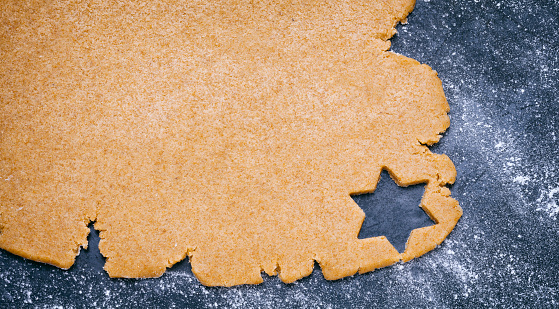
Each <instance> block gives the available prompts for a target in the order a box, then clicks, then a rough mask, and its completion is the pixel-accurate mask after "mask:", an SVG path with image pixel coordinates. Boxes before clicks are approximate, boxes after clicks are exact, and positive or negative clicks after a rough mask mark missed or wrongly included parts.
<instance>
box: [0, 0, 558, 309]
mask: <svg viewBox="0 0 559 309" xmlns="http://www.w3.org/2000/svg"><path fill="white" fill-rule="evenodd" d="M558 12H559V1H557V0H548V1H546V0H540V1H536V0H524V1H520V0H509V1H493V0H463V1H458V0H418V2H417V4H416V9H415V11H414V12H413V13H412V14H411V15H410V16H409V24H407V25H403V26H399V27H398V31H399V34H398V35H397V36H396V37H395V38H394V39H393V50H394V51H395V52H398V53H401V54H403V55H406V56H408V57H411V58H414V59H417V60H418V61H420V62H422V63H426V64H428V65H430V66H431V67H432V68H433V69H435V70H436V71H437V72H439V76H440V78H441V80H442V81H443V86H444V88H445V92H446V95H447V98H448V101H449V104H450V107H451V122H452V123H451V127H450V129H449V130H448V131H447V133H446V134H445V136H444V138H443V139H442V140H441V142H440V143H439V144H437V145H436V146H434V147H432V151H434V152H437V153H445V154H447V155H448V156H449V157H450V158H451V159H452V160H453V161H454V163H455V165H456V168H457V171H458V179H457V181H456V184H455V185H454V186H452V192H453V196H454V197H455V198H456V199H458V200H459V202H460V205H461V206H462V208H463V209H464V216H463V217H462V219H461V220H460V222H459V223H458V225H457V227H456V229H455V230H454V231H453V232H452V233H451V235H450V236H449V238H448V239H447V240H445V242H443V244H442V246H441V247H440V248H438V249H436V250H434V251H432V252H430V253H428V254H426V255H425V256H423V257H421V258H419V259H416V260H413V261H411V262H409V263H406V264H399V265H395V266H392V267H387V268H384V269H380V270H377V271H374V272H371V273H368V274H364V275H357V276H353V277H350V278H345V279H342V280H338V281H334V282H330V281H325V280H324V279H323V277H322V274H321V272H320V270H319V268H318V266H316V268H315V271H314V272H313V274H312V275H311V276H309V277H307V278H304V279H303V280H300V281H298V282H296V283H294V284H289V285H285V284H283V283H281V282H280V280H279V279H278V278H277V277H273V278H269V277H266V278H265V280H264V283H263V284H261V285H258V286H240V287H234V288H206V287H203V286H201V285H200V284H199V283H198V282H197V280H196V279H195V278H194V277H193V275H192V272H191V270H190V266H189V264H188V262H186V261H183V262H181V263H178V264H177V265H175V266H174V267H173V268H172V269H170V270H169V271H168V272H167V273H166V274H165V275H164V276H163V277H161V278H158V279H149V280H126V279H109V278H108V276H107V274H106V273H104V272H103V271H102V263H103V258H102V257H101V256H100V255H99V253H98V252H97V251H96V246H95V244H96V242H98V237H97V235H96V233H93V234H92V235H91V236H90V240H91V245H90V246H91V248H90V250H89V251H82V253H81V255H80V256H79V257H78V259H77V261H76V265H75V266H73V267H72V268H71V269H70V270H69V271H62V270H59V269H57V268H54V267H51V266H48V265H43V264H39V263H35V262H31V261H28V260H24V259H22V258H19V257H16V256H14V255H11V254H9V253H7V252H6V251H1V250H0V307H39V308H43V307H48V308H52V307H55V306H64V307H65V308H66V307H68V308H73V307H76V308H81V307H99V308H112V307H132V306H133V307H156V306H158V307H188V308H216V307H219V308H221V307H232V308H276V307H279V308H283V307H300V308H346V307H351V308H371V307H382V308H384V307H392V308H455V307H462V308H484V307H505V308H557V307H558V306H559V296H558V295H559V279H558V278H559V244H558V242H557V239H558V236H559V222H558V217H559V206H558V205H559V159H558V158H559V141H558V139H559V101H558V98H557V97H558V96H559V52H558V50H559V40H558V37H559V13H558ZM410 207H417V205H411V206H410ZM410 209H411V208H410Z"/></svg>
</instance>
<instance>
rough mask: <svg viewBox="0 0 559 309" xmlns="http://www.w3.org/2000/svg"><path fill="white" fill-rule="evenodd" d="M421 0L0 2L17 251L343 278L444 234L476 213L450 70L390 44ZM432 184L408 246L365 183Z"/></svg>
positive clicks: (125, 263) (1, 198)
mask: <svg viewBox="0 0 559 309" xmlns="http://www.w3.org/2000/svg"><path fill="white" fill-rule="evenodd" d="M413 5H414V1H413V0H387V1H365V0H339V1H314V0H311V1H297V0H295V1H252V0H244V1H243V0H239V1H233V0H220V1H196V0H194V1H175V0H173V1H171V0H157V1H146V2H142V1H99V0H86V1H73V0H64V1H62V0H60V1H22V0H3V1H1V3H0V115H1V116H0V176H1V179H0V247H1V248H3V249H5V250H8V251H10V252H12V253H15V254H17V255H20V256H23V257H26V258H29V259H32V260H36V261H40V262H44V263H49V264H52V265H56V266H58V267H61V268H69V267H70V266H71V265H72V264H73V262H74V259H75V257H76V255H77V254H78V252H79V248H80V247H84V248H85V247H86V246H87V235H88V232H89V229H88V228H87V225H88V224H89V223H90V222H92V221H94V222H95V223H94V224H95V225H94V226H95V228H96V229H98V230H99V231H100V237H101V242H100V246H99V247H100V251H101V253H102V254H103V255H104V256H105V257H106V265H105V269H106V271H107V272H108V273H109V275H110V276H111V277H157V276H161V275H162V274H163V273H164V272H165V269H166V268H167V267H170V266H171V265H173V264H174V263H176V262H178V261H180V260H182V259H184V258H185V257H186V256H188V257H189V258H190V262H191V263H192V271H193V272H194V274H195V275H196V276H197V277H198V279H199V280H200V281H201V282H202V283H203V284H205V285H221V286H231V285H238V284H256V283H260V282H262V277H261V272H262V271H264V272H266V273H267V274H270V275H275V274H278V275H279V276H280V278H281V280H283V281H284V282H293V281H295V280H297V279H300V278H302V277H304V276H307V275H309V274H310V273H311V271H312V269H313V263H314V261H317V262H318V263H319V264H320V267H321V268H322V271H323V273H324V276H325V278H326V279H330V280H332V279H338V278H342V277H344V276H349V275H352V274H354V273H356V272H358V271H359V272H367V271H371V270H373V269H375V268H379V267H383V266H387V265H390V264H393V263H395V262H397V261H399V260H404V261H407V260H410V259H412V258H415V257H417V256H420V255H422V254H424V253H425V252H427V251H429V250H431V249H433V248H434V247H435V246H436V245H437V244H440V243H441V242H442V241H443V239H444V238H445V237H446V236H447V235H448V234H449V233H450V231H451V230H452V229H453V227H454V225H455V224H456V222H457V221H458V219H459V217H460V216H461V209H460V207H459V206H458V203H457V202H456V201H455V200H454V199H452V198H450V191H449V190H448V188H446V186H445V185H446V184H448V183H452V182H454V180H455V176H456V171H455V168H454V165H453V164H452V162H451V161H450V159H449V158H448V157H447V156H445V155H439V154H433V153H431V152H430V151H429V149H428V148H427V146H426V145H431V144H433V143H436V142H437V141H438V140H439V138H440V135H439V134H440V133H442V132H444V131H445V130H446V128H447V127H448V126H449V118H448V116H447V112H448V109H449V107H448V104H447V102H446V99H445V96H444V93H443V89H442V85H441V82H440V80H439V79H438V77H437V74H436V72H434V71H433V70H431V69H430V68H429V67H428V66H426V65H422V64H419V63H418V62H417V61H415V60H412V59H409V58H406V57H404V56H401V55H397V54H394V53H391V52H389V51H388V49H389V47H390V42H389V41H388V39H389V38H390V37H392V36H393V35H394V33H395V29H394V27H395V26H396V24H397V23H398V22H401V21H403V20H405V18H406V16H407V14H408V13H409V12H410V11H411V10H412V9H413ZM382 169H386V170H388V171H390V173H391V174H392V175H393V176H394V178H395V180H396V181H397V183H398V184H399V185H403V186H405V185H410V184H416V183H426V187H425V188H426V190H425V194H424V197H423V200H422V203H421V206H422V208H423V209H424V210H425V211H426V212H427V213H428V214H429V216H430V217H431V218H432V219H433V220H434V221H435V222H436V224H435V225H433V226H431V227H426V228H421V229H416V230H414V231H413V232H412V234H411V236H410V239H409V240H408V244H407V249H406V251H405V252H404V253H402V254H400V253H398V252H397V251H396V250H395V249H394V247H393V246H392V245H391V244H390V243H389V242H388V240H387V239H386V238H385V237H374V238H368V239H358V238H357V235H358V233H359V229H360V227H361V223H362V222H363V219H364V217H365V215H364V213H363V211H362V210H361V209H360V208H359V207H358V206H357V205H356V204H355V203H354V202H353V200H352V199H351V197H350V194H355V193H361V192H371V191H373V190H374V189H375V186H376V183H377V181H378V179H379V175H380V172H381V170H382Z"/></svg>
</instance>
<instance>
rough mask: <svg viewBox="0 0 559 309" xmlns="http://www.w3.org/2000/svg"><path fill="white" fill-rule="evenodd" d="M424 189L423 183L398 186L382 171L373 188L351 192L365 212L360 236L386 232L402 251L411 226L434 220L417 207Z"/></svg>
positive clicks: (420, 226) (429, 222) (378, 234)
mask: <svg viewBox="0 0 559 309" xmlns="http://www.w3.org/2000/svg"><path fill="white" fill-rule="evenodd" d="M424 191H425V189H424V184H417V185H412V186H408V187H400V186H398V185H397V184H396V183H395V182H394V180H392V177H390V175H389V173H388V172H387V171H383V172H382V174H381V177H380V180H379V182H378V184H377V187H376V189H375V191H374V192H371V193H366V194H359V195H353V196H352V198H353V200H354V201H355V202H356V203H357V205H359V207H361V209H363V211H364V212H365V220H364V222H363V225H362V226H361V231H360V232H359V238H360V239H364V238H369V237H376V236H385V237H386V238H387V239H388V240H389V241H390V243H391V244H392V245H393V246H394V247H395V248H396V250H398V251H399V252H400V253H402V252H404V250H405V248H406V242H407V240H408V238H409V236H410V233H411V231H412V230H414V229H418V228H422V227H426V226H431V225H433V224H434V222H433V221H432V220H431V219H430V218H429V216H428V215H427V214H426V213H425V212H424V211H423V210H422V209H421V208H420V207H418V206H419V204H420V202H421V197H422V196H423V192H424Z"/></svg>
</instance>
